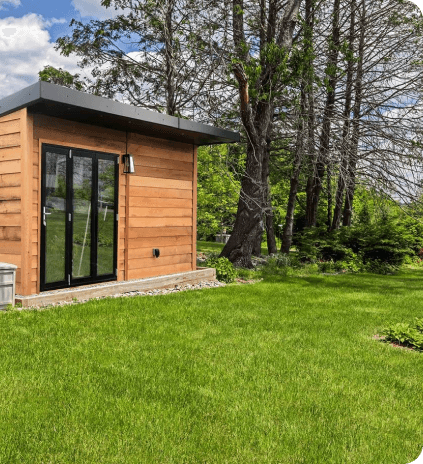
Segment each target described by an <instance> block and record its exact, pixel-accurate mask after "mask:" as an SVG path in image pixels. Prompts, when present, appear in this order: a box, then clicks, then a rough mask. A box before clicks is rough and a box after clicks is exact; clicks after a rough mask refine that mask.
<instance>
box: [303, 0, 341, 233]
mask: <svg viewBox="0 0 423 464" xmlns="http://www.w3.org/2000/svg"><path fill="white" fill-rule="evenodd" d="M339 15H340V0H334V6H333V21H332V35H331V38H330V42H329V56H328V63H327V66H326V76H327V78H328V85H327V98H326V105H325V110H324V113H323V123H322V131H321V134H320V147H319V153H318V155H317V160H316V163H315V165H314V168H313V172H312V173H311V176H312V178H311V179H309V182H308V189H307V211H306V215H307V218H306V222H307V226H308V227H312V226H315V225H316V223H317V210H318V206H319V200H320V194H321V192H322V189H323V176H324V173H325V166H326V164H327V162H328V154H329V144H330V131H331V122H332V118H333V114H334V109H335V87H336V83H337V79H338V76H337V64H338V55H339V46H340V27H339Z"/></svg>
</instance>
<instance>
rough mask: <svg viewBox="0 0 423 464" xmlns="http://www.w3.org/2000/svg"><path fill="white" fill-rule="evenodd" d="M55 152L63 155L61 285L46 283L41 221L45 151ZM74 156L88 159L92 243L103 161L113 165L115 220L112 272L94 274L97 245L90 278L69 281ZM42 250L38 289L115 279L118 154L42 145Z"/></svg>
mask: <svg viewBox="0 0 423 464" xmlns="http://www.w3.org/2000/svg"><path fill="white" fill-rule="evenodd" d="M49 149H50V150H56V151H57V152H59V153H60V154H65V155H66V232H65V234H66V236H65V280H64V281H60V282H51V283H47V282H46V252H47V249H46V226H45V225H44V222H43V207H45V206H46V152H47V150H49ZM74 156H82V157H86V158H91V159H92V163H93V169H92V187H91V188H92V195H91V243H92V244H97V243H98V237H97V231H98V160H99V159H106V160H111V161H114V163H115V191H114V193H115V196H114V202H115V221H114V228H113V242H114V246H113V273H112V274H104V275H100V276H99V275H98V273H97V246H91V247H90V248H91V257H90V260H91V269H90V270H91V275H90V276H89V277H81V278H76V279H74V278H72V256H73V248H72V247H73V220H74V214H73V203H74V202H73V200H74V194H73V159H74ZM41 163H42V164H41V169H42V170H41V250H40V290H41V291H46V290H55V289H59V288H69V287H77V286H79V285H87V284H92V283H99V282H107V281H113V280H117V241H118V218H119V211H118V204H119V203H118V201H119V191H118V188H119V155H118V154H114V153H105V152H100V151H97V150H85V149H81V148H73V147H68V146H62V145H53V144H44V143H43V144H42V156H41Z"/></svg>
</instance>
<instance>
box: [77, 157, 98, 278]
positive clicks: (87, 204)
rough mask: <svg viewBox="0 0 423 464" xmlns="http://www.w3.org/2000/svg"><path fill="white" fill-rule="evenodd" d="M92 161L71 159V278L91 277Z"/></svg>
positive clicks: (81, 158)
mask: <svg viewBox="0 0 423 464" xmlns="http://www.w3.org/2000/svg"><path fill="white" fill-rule="evenodd" d="M92 175H93V161H92V159H91V158H85V157H82V156H74V157H73V237H72V244H73V247H72V250H73V253H72V255H73V256H72V277H73V278H74V279H75V278H79V277H88V276H90V275H91V215H92V214H91V197H92Z"/></svg>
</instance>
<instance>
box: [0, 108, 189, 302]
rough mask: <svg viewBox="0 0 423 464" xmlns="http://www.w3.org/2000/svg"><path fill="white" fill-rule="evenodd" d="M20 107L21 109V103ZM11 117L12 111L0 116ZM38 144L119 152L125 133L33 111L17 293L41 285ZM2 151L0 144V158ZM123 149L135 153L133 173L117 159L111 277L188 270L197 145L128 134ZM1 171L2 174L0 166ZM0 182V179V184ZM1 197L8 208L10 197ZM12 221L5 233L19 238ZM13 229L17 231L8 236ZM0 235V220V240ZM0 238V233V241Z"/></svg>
mask: <svg viewBox="0 0 423 464" xmlns="http://www.w3.org/2000/svg"><path fill="white" fill-rule="evenodd" d="M22 111H25V114H26V110H22ZM10 117H11V115H9V116H7V117H6V118H10ZM0 121H1V120H0ZM30 126H31V127H30V130H29V132H28V133H31V134H32V123H31V124H30ZM0 127H1V126H0ZM0 141H1V137H0ZM42 143H49V144H53V145H63V146H67V147H74V148H84V149H87V150H97V151H102V152H109V153H114V154H119V155H122V154H124V153H125V152H126V133H125V132H122V131H116V130H112V129H106V128H102V127H98V126H91V125H87V124H82V123H76V122H71V121H66V120H62V119H58V118H53V117H48V116H43V115H38V114H36V115H33V144H32V145H33V146H32V147H31V148H30V149H31V154H32V155H31V157H32V165H31V168H32V169H33V172H32V173H31V174H32V176H33V182H32V185H33V190H31V203H29V204H30V205H31V206H32V209H31V211H32V220H30V221H29V222H30V223H31V226H30V230H31V231H32V232H31V236H30V240H29V241H30V246H29V251H30V259H31V266H32V268H31V272H30V273H29V283H28V285H27V286H26V288H19V290H17V292H18V293H21V294H24V295H28V294H33V293H39V291H40V278H39V261H40V242H41V237H40V233H41V231H40V225H41V204H40V200H41V171H40V170H41V145H42ZM3 150H4V149H1V148H0V160H2V151H3ZM128 153H130V154H132V155H133V156H134V162H135V174H123V164H122V163H120V165H119V209H118V212H119V226H118V280H120V281H122V280H129V279H137V278H144V277H154V276H159V275H167V274H174V273H177V272H184V271H190V270H195V269H196V256H195V254H196V253H195V246H196V243H195V237H196V224H195V223H196V207H197V204H196V197H197V182H196V174H197V173H196V169H197V162H196V148H195V147H194V146H193V145H192V144H189V143H180V142H173V141H168V140H164V139H157V138H152V137H147V136H141V135H138V134H131V133H128ZM14 156H17V155H14ZM18 160H19V158H18ZM17 167H18V165H16V168H17ZM0 174H2V170H1V167H0ZM0 179H1V177H0ZM1 182H2V181H1V180H0V187H1V185H2V184H1ZM0 192H1V188H0ZM0 195H1V193H0ZM0 198H1V196H0ZM17 201H18V200H17ZM28 201H29V200H28ZM7 203H8V204H9V208H11V207H12V206H11V205H12V202H11V201H8V202H7ZM18 204H19V201H18V202H17V203H16V205H17V207H18ZM0 208H2V203H0ZM1 211H2V210H1V209H0V212H1ZM11 216H13V215H12V214H11ZM18 216H19V214H18ZM0 224H1V222H0ZM14 227H15V229H16V230H15V231H12V230H10V231H9V232H8V233H9V234H12V235H11V236H12V237H17V238H16V239H15V240H19V238H20V235H17V232H18V230H17V229H18V228H19V227H17V226H14ZM13 232H16V233H15V235H13ZM1 234H2V227H1V226H0V239H1V238H2V235H1ZM3 235H4V234H3ZM1 243H2V241H1V240H0V247H1V246H2V245H1ZM19 243H20V242H19ZM21 248H22V247H21ZM153 248H159V249H160V258H158V259H157V258H153V256H152V249H153ZM16 250H18V253H17V254H18V255H19V245H16ZM3 258H4V256H3V255H0V261H7V260H6V259H3ZM18 261H19V260H18V259H17V260H16V262H14V264H17V265H18V266H20V262H19V263H18ZM8 262H12V261H10V260H9V261H8Z"/></svg>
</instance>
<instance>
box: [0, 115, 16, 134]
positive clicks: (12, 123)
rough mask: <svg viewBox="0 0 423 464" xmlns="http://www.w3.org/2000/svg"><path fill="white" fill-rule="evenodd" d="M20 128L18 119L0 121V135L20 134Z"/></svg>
mask: <svg viewBox="0 0 423 464" xmlns="http://www.w3.org/2000/svg"><path fill="white" fill-rule="evenodd" d="M20 126H21V120H20V119H9V120H8V121H2V120H0V135H6V134H16V133H17V132H20Z"/></svg>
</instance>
